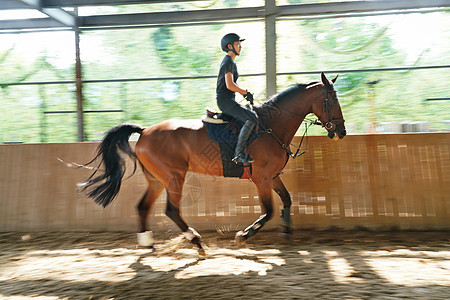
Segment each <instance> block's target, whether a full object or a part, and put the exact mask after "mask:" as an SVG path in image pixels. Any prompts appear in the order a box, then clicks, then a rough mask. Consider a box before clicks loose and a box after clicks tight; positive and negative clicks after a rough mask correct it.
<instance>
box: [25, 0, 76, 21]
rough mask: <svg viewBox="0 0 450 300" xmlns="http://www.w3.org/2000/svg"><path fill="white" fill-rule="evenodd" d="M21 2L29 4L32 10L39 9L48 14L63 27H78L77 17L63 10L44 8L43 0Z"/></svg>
mask: <svg viewBox="0 0 450 300" xmlns="http://www.w3.org/2000/svg"><path fill="white" fill-rule="evenodd" d="M20 1H21V2H23V3H25V4H27V5H28V6H29V7H30V8H33V9H37V10H39V11H40V12H42V13H44V14H46V15H47V16H49V17H50V18H52V19H53V20H55V21H57V22H59V23H61V24H62V25H63V26H68V27H74V26H75V25H76V18H75V16H74V15H72V14H71V13H69V12H67V11H65V10H64V9H62V8H43V7H42V5H41V2H42V0H20Z"/></svg>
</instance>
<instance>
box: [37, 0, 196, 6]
mask: <svg viewBox="0 0 450 300" xmlns="http://www.w3.org/2000/svg"><path fill="white" fill-rule="evenodd" d="M188 1H201V0H42V7H75V6H114V5H130V4H154V3H165V2H188Z"/></svg>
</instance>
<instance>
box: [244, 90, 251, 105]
mask: <svg viewBox="0 0 450 300" xmlns="http://www.w3.org/2000/svg"><path fill="white" fill-rule="evenodd" d="M244 98H245V100H247V101H248V102H250V104H251V105H253V94H252V93H250V92H247V94H245V95H244Z"/></svg>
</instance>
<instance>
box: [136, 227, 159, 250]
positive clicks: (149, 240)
mask: <svg viewBox="0 0 450 300" xmlns="http://www.w3.org/2000/svg"><path fill="white" fill-rule="evenodd" d="M137 240H138V246H139V247H144V248H153V244H154V243H155V240H154V239H153V232H151V231H145V232H138V234H137Z"/></svg>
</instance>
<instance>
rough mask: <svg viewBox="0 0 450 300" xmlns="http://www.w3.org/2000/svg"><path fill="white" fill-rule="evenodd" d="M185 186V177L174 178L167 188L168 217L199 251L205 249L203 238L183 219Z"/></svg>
mask: <svg viewBox="0 0 450 300" xmlns="http://www.w3.org/2000/svg"><path fill="white" fill-rule="evenodd" d="M183 184H184V177H183V178H177V177H174V178H172V180H171V181H170V182H169V184H168V186H167V187H166V189H167V207H166V216H168V217H169V218H170V219H171V220H172V221H173V222H174V223H175V224H177V226H178V227H179V228H180V229H181V231H182V232H183V234H184V236H185V237H186V239H187V240H189V241H190V242H191V243H193V244H194V245H196V246H197V247H198V248H199V249H201V250H202V249H203V247H202V245H201V236H200V235H199V234H198V233H197V231H196V230H195V229H193V228H191V227H189V226H188V225H187V224H186V222H185V221H184V220H183V218H182V217H181V213H180V201H181V192H182V189H183Z"/></svg>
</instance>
